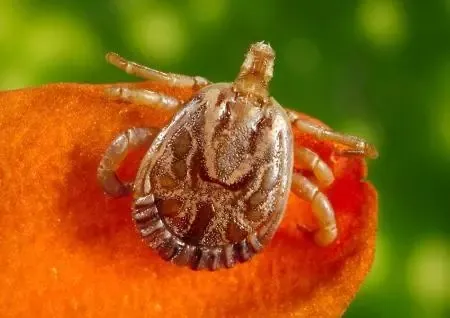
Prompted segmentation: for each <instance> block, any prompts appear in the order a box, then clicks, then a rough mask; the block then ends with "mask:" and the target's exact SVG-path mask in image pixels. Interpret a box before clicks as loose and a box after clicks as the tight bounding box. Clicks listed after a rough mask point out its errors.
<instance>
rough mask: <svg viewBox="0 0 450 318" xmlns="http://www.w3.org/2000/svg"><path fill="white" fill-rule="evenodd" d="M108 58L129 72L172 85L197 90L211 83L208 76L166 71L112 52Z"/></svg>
mask: <svg viewBox="0 0 450 318" xmlns="http://www.w3.org/2000/svg"><path fill="white" fill-rule="evenodd" d="M106 60H107V61H108V62H109V63H111V64H112V65H114V66H116V67H117V68H119V69H121V70H122V71H124V72H126V73H128V74H132V75H136V76H138V77H141V78H144V79H147V80H152V81H163V82H167V83H168V84H169V85H172V86H178V87H189V88H193V89H195V90H197V89H200V88H202V87H204V86H206V85H209V84H210V82H209V81H208V80H207V79H206V78H203V77H201V76H187V75H181V74H172V73H164V72H161V71H158V70H154V69H152V68H149V67H146V66H144V65H141V64H137V63H135V62H132V61H128V60H126V59H125V58H123V57H121V56H120V55H118V54H116V53H112V52H110V53H108V54H106Z"/></svg>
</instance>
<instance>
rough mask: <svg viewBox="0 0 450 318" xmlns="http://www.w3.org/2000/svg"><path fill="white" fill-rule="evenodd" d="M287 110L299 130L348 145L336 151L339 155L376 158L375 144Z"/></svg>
mask: <svg viewBox="0 0 450 318" xmlns="http://www.w3.org/2000/svg"><path fill="white" fill-rule="evenodd" d="M287 112H288V115H289V117H290V119H291V122H292V125H294V127H296V128H297V129H299V130H300V131H301V132H304V133H307V134H311V135H313V136H315V137H316V138H317V139H319V140H329V141H334V142H337V143H340V144H342V145H345V146H348V147H349V149H344V150H340V151H339V152H338V154H339V155H344V156H355V155H356V156H364V157H368V158H370V159H376V158H377V157H378V151H377V149H376V148H375V146H374V145H372V144H370V143H368V142H367V141H365V140H364V139H362V138H359V137H356V136H352V135H347V134H342V133H339V132H336V131H333V130H331V129H328V128H325V127H322V126H319V125H317V124H314V123H312V122H309V121H306V120H303V119H300V118H299V117H298V115H297V114H296V113H295V112H294V111H292V110H287Z"/></svg>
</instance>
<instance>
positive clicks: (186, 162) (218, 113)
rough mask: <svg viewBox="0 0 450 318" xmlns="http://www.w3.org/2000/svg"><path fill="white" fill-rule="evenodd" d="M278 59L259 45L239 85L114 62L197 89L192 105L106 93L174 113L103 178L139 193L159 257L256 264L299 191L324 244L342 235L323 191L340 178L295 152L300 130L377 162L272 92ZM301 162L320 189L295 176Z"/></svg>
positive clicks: (137, 213)
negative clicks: (131, 163) (123, 175)
mask: <svg viewBox="0 0 450 318" xmlns="http://www.w3.org/2000/svg"><path fill="white" fill-rule="evenodd" d="M274 59H275V53H274V51H273V50H272V48H271V47H270V46H269V45H268V44H265V43H262V42H259V43H255V44H253V45H251V46H250V48H249V51H248V52H247V54H246V57H245V60H244V63H243V64H242V66H241V69H240V72H239V74H238V76H237V78H236V79H235V81H234V82H232V83H210V82H209V81H208V80H206V79H204V78H202V77H189V76H185V75H177V74H166V73H162V72H159V71H156V70H153V69H149V68H146V67H144V66H141V65H138V64H136V63H133V62H129V61H126V60H125V59H123V58H121V57H119V56H118V55H116V54H108V55H107V60H108V61H109V62H110V63H112V64H114V65H116V66H117V67H119V68H121V69H123V70H124V71H126V72H127V73H130V74H135V75H138V76H141V77H143V78H146V79H151V80H159V81H165V82H168V83H169V84H170V85H175V86H183V87H187V86H188V87H191V88H194V90H195V91H196V93H195V94H194V96H193V97H192V98H191V100H189V101H187V102H186V103H183V102H181V101H178V100H177V99H175V98H173V97H171V96H164V95H162V94H159V93H157V92H153V91H148V90H142V89H128V88H126V87H112V88H109V89H108V90H107V94H108V95H110V96H113V97H117V98H120V99H122V100H126V101H129V102H138V103H140V104H144V105H149V106H151V107H164V108H170V109H173V110H174V111H175V115H174V117H173V118H172V120H171V122H170V123H169V124H168V125H167V126H166V127H164V128H163V129H162V130H158V129H155V128H131V129H129V130H128V131H127V132H125V133H122V134H121V135H119V136H118V137H117V138H116V139H115V140H114V141H113V143H112V144H111V146H110V147H109V148H108V149H107V151H106V153H105V155H104V156H103V158H102V160H101V162H100V165H99V169H98V179H99V181H100V183H101V185H102V187H103V189H104V190H105V192H106V193H108V194H109V195H112V196H122V195H126V194H132V195H133V197H134V204H133V208H132V218H133V220H134V222H135V224H136V228H137V229H138V232H139V233H140V235H141V237H142V238H143V240H144V241H145V242H146V244H148V245H149V246H150V247H152V248H153V249H155V250H156V251H157V252H158V253H159V255H160V256H161V257H162V258H163V259H165V260H167V261H171V262H173V263H175V264H178V265H182V266H188V267H190V268H192V269H209V270H217V269H219V268H231V267H233V266H234V265H236V264H237V263H242V262H246V261H248V260H250V259H251V258H252V257H253V256H254V255H255V254H257V253H258V252H260V251H261V250H262V249H263V247H264V246H265V245H266V244H267V243H268V242H270V240H271V238H272V237H273V235H274V233H275V231H276V230H277V228H278V226H279V224H280V222H281V220H282V218H283V215H284V211H285V208H286V204H287V199H288V196H289V193H290V191H291V190H292V191H293V192H294V193H295V194H297V195H298V196H300V197H301V198H302V199H305V200H308V201H310V202H311V205H312V211H313V213H314V215H315V217H316V218H317V220H318V224H319V229H318V230H317V232H316V233H315V236H314V239H315V241H316V243H317V244H319V245H322V246H325V245H328V244H331V243H332V242H333V241H334V240H335V239H336V237H337V235H338V229H337V227H336V221H335V217H334V211H333V207H332V206H331V204H330V202H329V201H328V199H327V197H326V196H325V195H324V194H323V193H322V192H321V190H322V189H323V188H326V187H328V186H329V185H330V184H331V183H332V182H333V180H334V177H333V173H332V171H331V169H330V168H329V167H328V166H327V165H326V163H325V162H323V161H322V160H321V159H320V157H319V156H318V155H317V154H315V153H314V152H312V151H311V150H309V149H306V148H302V147H299V148H295V149H294V144H293V135H292V127H293V126H294V127H296V128H297V129H300V130H302V131H304V132H306V133H310V134H313V135H314V136H316V137H317V138H319V139H329V140H333V141H336V142H339V143H342V144H344V145H346V146H347V147H348V149H347V150H344V151H341V155H361V156H367V157H376V155H377V153H376V150H375V148H374V147H373V146H372V145H370V144H368V143H367V142H365V141H364V140H362V139H360V138H358V137H354V136H350V135H344V134H340V133H337V132H334V131H331V130H328V129H325V128H323V127H321V126H317V125H315V124H313V123H311V122H305V121H302V120H300V119H299V118H298V117H297V115H296V113H295V112H292V111H290V110H287V109H285V108H283V107H282V106H281V105H280V104H279V103H278V102H277V101H276V100H275V99H274V98H273V97H271V96H270V95H269V91H268V84H269V82H270V79H271V78H272V74H273V65H274ZM141 146H148V151H147V153H146V155H145V157H144V158H143V160H142V162H141V164H140V168H139V170H138V173H137V176H136V178H135V180H134V182H132V183H131V184H126V183H123V182H122V181H121V180H119V178H118V177H117V175H116V170H117V169H118V167H119V166H120V163H121V162H122V160H123V159H124V158H125V156H126V155H127V153H128V152H129V151H130V150H132V149H133V148H137V147H141ZM294 160H298V161H299V162H301V163H302V164H303V165H304V166H306V167H307V169H309V170H311V171H312V172H313V174H314V175H315V177H316V180H317V185H316V184H315V183H314V182H313V181H311V180H309V179H308V178H306V177H305V176H303V175H301V174H298V173H294V172H293V162H294Z"/></svg>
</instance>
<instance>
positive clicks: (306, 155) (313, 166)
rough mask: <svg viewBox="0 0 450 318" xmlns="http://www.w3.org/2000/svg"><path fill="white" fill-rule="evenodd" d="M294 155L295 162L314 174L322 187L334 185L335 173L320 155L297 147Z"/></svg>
mask: <svg viewBox="0 0 450 318" xmlns="http://www.w3.org/2000/svg"><path fill="white" fill-rule="evenodd" d="M294 155H295V160H297V161H298V162H299V163H300V164H301V165H302V166H304V167H305V168H306V169H307V170H309V171H312V172H313V173H314V176H315V177H316V178H317V181H318V182H319V184H320V186H321V187H323V188H327V187H329V186H330V185H331V184H332V183H333V181H334V175H333V171H331V169H330V167H328V165H327V164H326V163H325V162H324V161H323V160H322V159H320V157H319V155H318V154H316V153H315V152H313V151H311V150H309V149H307V148H304V147H296V148H295V150H294Z"/></svg>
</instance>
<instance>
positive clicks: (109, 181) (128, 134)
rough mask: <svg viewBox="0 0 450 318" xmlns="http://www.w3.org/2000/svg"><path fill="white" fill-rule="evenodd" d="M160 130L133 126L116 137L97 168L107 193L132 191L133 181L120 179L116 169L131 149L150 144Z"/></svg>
mask: <svg viewBox="0 0 450 318" xmlns="http://www.w3.org/2000/svg"><path fill="white" fill-rule="evenodd" d="M158 131H159V130H158V129H156V128H152V129H151V128H131V129H128V130H127V131H125V132H123V133H121V134H120V135H119V136H117V137H116V139H114V141H113V142H112V143H111V145H110V146H109V147H108V149H107V150H106V152H105V154H104V155H103V157H102V159H101V161H100V164H99V166H98V169H97V179H98V181H99V183H100V185H101V186H102V188H103V190H104V191H105V192H106V193H107V194H109V195H111V196H114V197H120V196H124V195H128V194H129V193H130V192H131V190H132V188H133V183H132V182H129V183H125V182H122V181H121V180H119V178H118V177H117V175H116V171H117V169H119V167H120V164H121V163H122V161H123V160H124V159H125V158H126V156H127V155H128V153H129V152H130V151H132V150H134V149H137V148H139V147H141V146H144V145H149V146H150V144H151V142H152V141H153V139H154V138H155V137H156V135H157V133H158Z"/></svg>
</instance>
